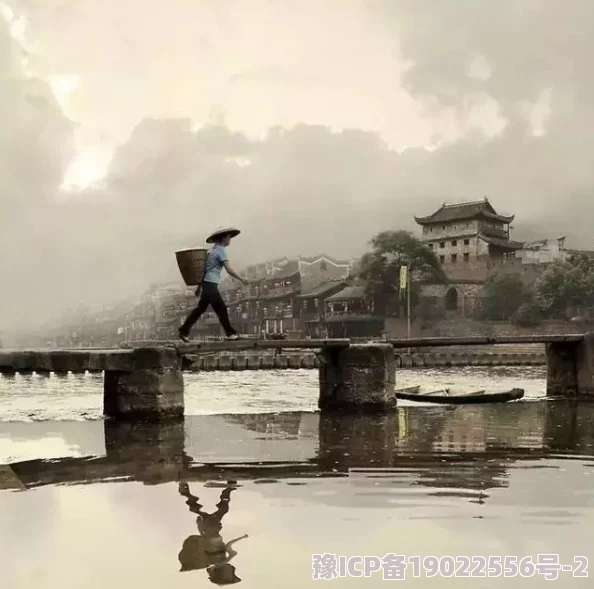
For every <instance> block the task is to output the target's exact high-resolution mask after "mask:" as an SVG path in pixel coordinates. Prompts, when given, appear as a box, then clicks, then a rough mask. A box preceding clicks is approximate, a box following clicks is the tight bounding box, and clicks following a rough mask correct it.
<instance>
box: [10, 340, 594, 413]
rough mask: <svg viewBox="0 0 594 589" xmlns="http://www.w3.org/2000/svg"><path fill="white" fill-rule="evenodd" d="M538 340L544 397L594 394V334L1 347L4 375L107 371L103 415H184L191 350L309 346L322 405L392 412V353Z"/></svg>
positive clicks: (209, 350)
mask: <svg viewBox="0 0 594 589" xmlns="http://www.w3.org/2000/svg"><path fill="white" fill-rule="evenodd" d="M537 343H538V344H545V345H546V350H547V395H550V396H564V397H573V398H583V399H589V398H594V397H593V396H594V334H574V335H558V336H556V335H534V336H515V337H497V338H489V337H468V338H420V339H417V338H412V339H398V340H388V341H386V342H383V343H369V344H360V343H356V344H355V343H352V342H351V341H350V340H348V339H324V340H249V339H246V340H238V341H222V342H205V343H201V342H196V343H189V344H177V345H176V344H175V343H172V342H150V344H151V345H150V346H142V347H133V346H129V347H127V348H124V349H108V350H99V349H76V350H49V349H41V350H0V373H17V372H18V373H22V372H40V373H43V372H46V373H47V372H57V373H59V372H73V373H76V372H86V371H89V372H103V373H104V414H105V416H106V417H113V418H117V419H127V418H130V419H153V418H163V417H181V416H182V415H183V413H184V381H183V370H184V368H185V367H187V363H188V360H187V356H188V355H195V354H211V353H216V352H220V351H225V350H231V351H247V350H265V349H283V350H288V349H311V350H315V351H316V352H317V355H318V358H319V360H320V368H319V375H320V396H319V402H318V405H319V408H320V410H322V411H332V410H340V411H344V412H349V411H356V412H359V411H391V410H393V409H394V408H395V407H396V396H395V382H396V365H395V364H396V363H395V354H394V350H396V353H398V350H412V349H421V348H436V347H443V346H457V347H459V346H492V345H512V344H513V345H533V344H537ZM137 345H139V346H140V344H137Z"/></svg>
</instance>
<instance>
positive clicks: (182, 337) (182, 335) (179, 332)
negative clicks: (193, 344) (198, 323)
mask: <svg viewBox="0 0 594 589" xmlns="http://www.w3.org/2000/svg"><path fill="white" fill-rule="evenodd" d="M177 335H178V336H179V339H180V340H181V341H182V342H185V343H186V344H189V343H190V340H189V339H188V336H187V335H186V334H185V333H184V332H183V331H182V330H181V327H180V328H179V329H178V330H177Z"/></svg>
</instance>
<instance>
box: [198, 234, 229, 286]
mask: <svg viewBox="0 0 594 589" xmlns="http://www.w3.org/2000/svg"><path fill="white" fill-rule="evenodd" d="M228 259H229V258H228V257H227V250H226V249H225V248H224V247H223V246H222V245H219V244H216V245H215V246H214V247H213V248H212V249H211V250H210V251H209V252H208V255H207V256H206V262H205V266H204V270H205V271H204V282H213V283H214V284H220V282H221V270H222V269H223V264H224V262H226V261H227V260H228Z"/></svg>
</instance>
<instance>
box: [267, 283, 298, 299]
mask: <svg viewBox="0 0 594 589" xmlns="http://www.w3.org/2000/svg"><path fill="white" fill-rule="evenodd" d="M298 291H299V286H297V285H290V286H278V287H276V288H269V289H268V290H266V291H265V292H263V293H262V298H263V299H272V298H280V297H285V296H289V295H292V294H295V293H297V292H298Z"/></svg>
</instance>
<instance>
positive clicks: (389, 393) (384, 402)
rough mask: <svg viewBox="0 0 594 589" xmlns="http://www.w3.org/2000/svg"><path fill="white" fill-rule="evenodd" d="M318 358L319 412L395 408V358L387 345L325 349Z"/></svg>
mask: <svg viewBox="0 0 594 589" xmlns="http://www.w3.org/2000/svg"><path fill="white" fill-rule="evenodd" d="M318 357H319V359H320V397H319V400H318V407H319V408H320V410H321V411H323V412H324V411H336V410H338V411H341V412H376V411H391V410H393V409H395V408H396V394H395V384H396V358H395V356H394V348H393V347H392V345H391V344H352V345H350V346H348V347H329V348H324V349H323V350H322V351H321V352H320V353H319V355H318Z"/></svg>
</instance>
